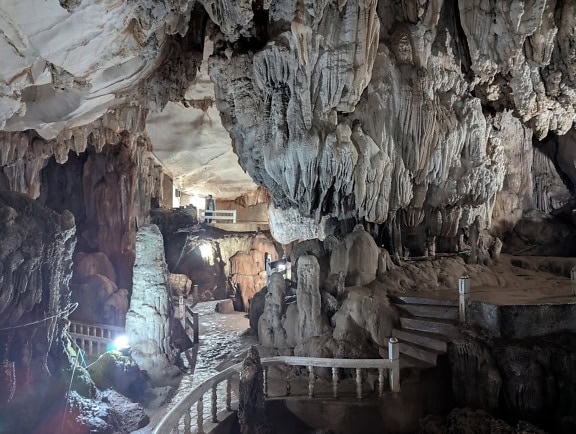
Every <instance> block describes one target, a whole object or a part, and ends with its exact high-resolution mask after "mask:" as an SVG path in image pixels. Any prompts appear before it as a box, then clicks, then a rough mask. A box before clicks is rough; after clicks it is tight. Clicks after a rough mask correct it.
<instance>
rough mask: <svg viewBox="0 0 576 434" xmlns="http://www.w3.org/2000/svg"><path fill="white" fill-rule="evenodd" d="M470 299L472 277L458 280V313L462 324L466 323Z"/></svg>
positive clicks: (463, 277)
mask: <svg viewBox="0 0 576 434" xmlns="http://www.w3.org/2000/svg"><path fill="white" fill-rule="evenodd" d="M469 298H470V277H468V276H462V277H461V278H460V279H458V313H459V318H460V322H461V323H465V322H466V306H467V305H468V299H469Z"/></svg>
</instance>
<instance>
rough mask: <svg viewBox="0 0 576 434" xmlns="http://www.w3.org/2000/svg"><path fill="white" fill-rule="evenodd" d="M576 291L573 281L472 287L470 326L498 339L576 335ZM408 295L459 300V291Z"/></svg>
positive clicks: (468, 318) (469, 307) (468, 315)
mask: <svg viewBox="0 0 576 434" xmlns="http://www.w3.org/2000/svg"><path fill="white" fill-rule="evenodd" d="M527 283H528V282H527ZM532 283H533V282H532ZM527 286H530V285H529V284H528V285H527ZM575 288H576V284H573V283H571V281H570V280H569V279H560V280H559V281H554V282H553V283H551V284H550V285H548V286H547V285H545V284H543V285H542V286H540V287H534V286H533V285H532V286H531V287H527V288H519V287H498V286H477V287H474V286H472V288H471V294H470V301H469V304H468V307H467V309H466V319H467V323H468V324H469V325H471V326H473V327H477V328H479V329H481V330H483V331H484V332H486V333H488V334H489V335H490V336H492V337H495V338H510V339H524V338H529V337H537V336H544V335H548V334H554V333H564V332H571V333H576V295H574V291H575ZM404 295H406V296H420V297H427V298H431V299H440V300H457V299H458V292H457V291H456V289H454V290H453V291H450V290H443V291H434V292H426V293H414V294H404Z"/></svg>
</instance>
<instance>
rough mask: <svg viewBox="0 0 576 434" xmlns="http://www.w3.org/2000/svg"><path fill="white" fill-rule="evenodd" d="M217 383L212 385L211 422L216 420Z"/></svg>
mask: <svg viewBox="0 0 576 434" xmlns="http://www.w3.org/2000/svg"><path fill="white" fill-rule="evenodd" d="M217 387H218V385H217V384H214V385H213V386H212V422H214V423H217V422H218V391H217Z"/></svg>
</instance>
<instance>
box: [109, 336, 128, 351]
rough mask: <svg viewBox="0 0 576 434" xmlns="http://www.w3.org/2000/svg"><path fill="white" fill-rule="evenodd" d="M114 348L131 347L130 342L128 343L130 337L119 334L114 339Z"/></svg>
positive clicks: (123, 348)
mask: <svg viewBox="0 0 576 434" xmlns="http://www.w3.org/2000/svg"><path fill="white" fill-rule="evenodd" d="M113 345H114V349H116V350H118V351H122V350H125V349H126V348H130V344H128V337H127V336H125V335H121V336H118V337H117V338H116V339H114V343H113Z"/></svg>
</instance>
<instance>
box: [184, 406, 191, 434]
mask: <svg viewBox="0 0 576 434" xmlns="http://www.w3.org/2000/svg"><path fill="white" fill-rule="evenodd" d="M191 432H192V416H191V415H190V410H188V411H187V412H186V414H185V415H184V434H190V433H191Z"/></svg>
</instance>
